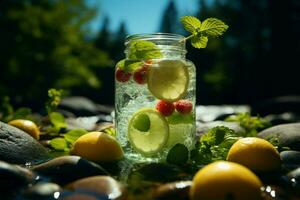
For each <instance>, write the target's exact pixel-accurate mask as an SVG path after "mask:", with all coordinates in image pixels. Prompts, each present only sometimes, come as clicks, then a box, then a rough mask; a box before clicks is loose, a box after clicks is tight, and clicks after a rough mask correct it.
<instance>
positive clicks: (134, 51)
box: [128, 40, 162, 60]
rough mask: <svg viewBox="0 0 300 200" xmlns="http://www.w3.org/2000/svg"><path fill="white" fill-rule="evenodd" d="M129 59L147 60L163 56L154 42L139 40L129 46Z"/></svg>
mask: <svg viewBox="0 0 300 200" xmlns="http://www.w3.org/2000/svg"><path fill="white" fill-rule="evenodd" d="M128 57H129V59H133V60H135V59H136V60H147V59H153V58H161V57H162V54H161V52H160V50H159V47H158V46H156V44H154V43H153V42H150V41H144V40H137V41H132V42H131V43H130V44H129V55H128Z"/></svg>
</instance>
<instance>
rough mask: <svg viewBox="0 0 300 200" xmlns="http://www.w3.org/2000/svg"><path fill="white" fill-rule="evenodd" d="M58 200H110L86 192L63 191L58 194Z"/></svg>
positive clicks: (103, 196)
mask: <svg viewBox="0 0 300 200" xmlns="http://www.w3.org/2000/svg"><path fill="white" fill-rule="evenodd" d="M59 199H62V200H110V199H109V198H108V197H107V196H105V195H100V194H94V193H92V192H86V191H75V192H68V191H64V192H61V193H60V196H59Z"/></svg>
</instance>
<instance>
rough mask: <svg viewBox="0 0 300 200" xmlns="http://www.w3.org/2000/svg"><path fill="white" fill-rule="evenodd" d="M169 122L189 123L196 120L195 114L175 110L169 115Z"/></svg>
mask: <svg viewBox="0 0 300 200" xmlns="http://www.w3.org/2000/svg"><path fill="white" fill-rule="evenodd" d="M167 121H168V123H169V124H189V123H193V122H194V116H193V114H181V113H179V112H174V113H173V114H172V115H171V116H169V117H167Z"/></svg>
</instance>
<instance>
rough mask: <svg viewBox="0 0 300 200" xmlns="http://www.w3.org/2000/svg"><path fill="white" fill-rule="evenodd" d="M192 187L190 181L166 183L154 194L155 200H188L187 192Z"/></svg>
mask: <svg viewBox="0 0 300 200" xmlns="http://www.w3.org/2000/svg"><path fill="white" fill-rule="evenodd" d="M191 185H192V181H178V182H173V183H166V184H164V185H161V186H159V187H158V188H157V189H156V191H155V193H154V198H153V199H155V200H174V199H178V200H188V199H189V190H190V187H191Z"/></svg>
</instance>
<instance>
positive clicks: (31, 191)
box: [22, 183, 62, 200]
mask: <svg viewBox="0 0 300 200" xmlns="http://www.w3.org/2000/svg"><path fill="white" fill-rule="evenodd" d="M61 190H62V189H61V187H60V186H59V185H57V184H55V183H37V184H35V185H33V186H32V187H30V188H28V189H27V190H25V191H24V192H23V194H22V196H23V197H25V198H26V199H30V200H31V199H32V200H33V199H37V200H46V199H47V200H51V199H53V200H54V199H55V198H54V196H56V194H55V193H56V192H60V191H61Z"/></svg>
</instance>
